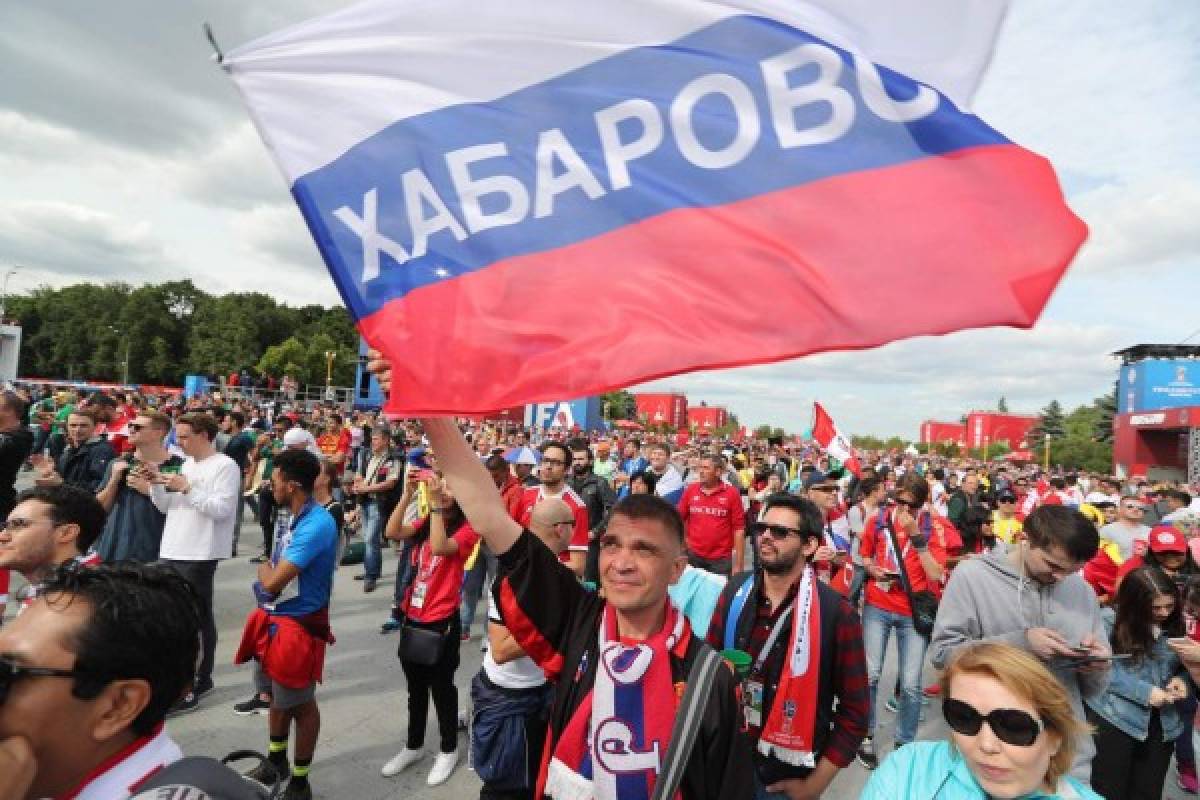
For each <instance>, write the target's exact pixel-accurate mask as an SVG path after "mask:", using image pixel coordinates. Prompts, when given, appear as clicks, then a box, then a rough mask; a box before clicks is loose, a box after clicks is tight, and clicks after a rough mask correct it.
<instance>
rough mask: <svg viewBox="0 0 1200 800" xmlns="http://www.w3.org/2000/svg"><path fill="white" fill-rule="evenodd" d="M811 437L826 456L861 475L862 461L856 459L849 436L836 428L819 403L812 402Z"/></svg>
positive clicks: (856, 453) (856, 452) (831, 418)
mask: <svg viewBox="0 0 1200 800" xmlns="http://www.w3.org/2000/svg"><path fill="white" fill-rule="evenodd" d="M812 437H813V441H815V442H816V443H817V444H819V445H820V446H821V449H822V450H824V451H825V454H826V455H827V456H829V457H830V458H832V459H836V460H837V461H838V463H840V464H841V465H842V466H843V467H845V468H846V469H848V470H850V471H851V472H853V473H854V474H855V475H856V476H858V477H861V476H862V462H861V461H859V459H858V451H857V450H855V449H854V445H853V444H851V443H850V437H849V436H846V435H845V434H843V433H842V432H841V431H840V430H838V426H837V423H836V422H834V421H833V417H831V416H829V412H828V411H826V410H825V408H824V407H823V406H822V405H821V404H820V403H813V425H812Z"/></svg>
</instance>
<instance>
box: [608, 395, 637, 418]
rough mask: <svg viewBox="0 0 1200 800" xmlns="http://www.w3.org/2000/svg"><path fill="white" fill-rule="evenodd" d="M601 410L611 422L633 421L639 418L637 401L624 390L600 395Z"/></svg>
mask: <svg viewBox="0 0 1200 800" xmlns="http://www.w3.org/2000/svg"><path fill="white" fill-rule="evenodd" d="M600 408H601V410H603V411H604V412H605V413H606V414H607V415H608V416H607V419H610V420H618V419H633V418H635V417H636V416H637V400H636V399H635V398H634V396H633V395H632V394H630V393H629V392H627V391H625V390H624V389H618V390H617V391H615V392H605V393H604V394H602V395H600Z"/></svg>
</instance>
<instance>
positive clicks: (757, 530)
mask: <svg viewBox="0 0 1200 800" xmlns="http://www.w3.org/2000/svg"><path fill="white" fill-rule="evenodd" d="M750 533H752V534H754V535H755V536H762V535H763V534H764V533H769V534H771V538H772V539H786V538H787V537H788V536H801V537H802V536H804V531H802V530H800V529H799V528H789V527H788V526H786V525H768V524H767V523H765V522H754V523H751V525H750Z"/></svg>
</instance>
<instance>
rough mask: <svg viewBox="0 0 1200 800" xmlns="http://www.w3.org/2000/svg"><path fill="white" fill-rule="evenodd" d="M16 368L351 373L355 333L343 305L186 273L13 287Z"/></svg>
mask: <svg viewBox="0 0 1200 800" xmlns="http://www.w3.org/2000/svg"><path fill="white" fill-rule="evenodd" d="M6 316H7V317H8V318H10V319H15V320H17V321H19V322H20V324H21V326H22V328H23V331H22V340H21V363H20V374H21V376H23V377H25V376H30V377H40V378H54V379H69V380H94V381H122V380H124V381H126V382H128V383H135V384H136V383H151V384H163V385H169V386H179V385H182V383H183V378H184V376H185V375H189V374H204V375H209V376H221V375H228V374H229V373H230V372H233V371H237V370H242V369H248V370H249V371H250V372H251V374H253V375H258V374H263V373H267V374H271V375H273V376H274V377H276V378H280V377H282V376H283V375H284V374H288V375H291V376H293V377H295V378H296V379H297V380H299V381H300V382H301V383H314V384H324V383H325V369H326V358H325V354H326V353H327V352H333V353H335V354H336V355H335V359H334V368H333V383H334V385H337V386H349V385H351V384H352V383H353V381H354V370H355V365H356V363H357V357H358V333H357V331H355V329H354V324H353V323H352V322H351V321H350V316H349V314H347V313H346V310H345V309H344V308H340V307H339V308H324V307H322V306H318V305H308V306H300V307H294V306H289V305H286V304H284V303H280V302H278V301H276V300H275V298H273V297H271V296H269V295H266V294H262V293H260V292H237V293H232V294H224V295H214V294H210V293H208V292H205V291H203V290H201V289H198V288H196V286H195V285H194V284H193V283H192V282H191V281H186V280H185V281H169V282H167V283H158V284H147V285H144V286H138V287H134V286H130V285H129V284H126V283H105V284H97V283H78V284H74V285H71V286H64V287H62V288H59V289H53V288H50V287H48V286H43V287H40V288H37V289H34V290H33V291H31V292H29V293H27V294H22V295H12V296H9V297H8V299H7V303H6Z"/></svg>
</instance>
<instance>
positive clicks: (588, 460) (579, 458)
mask: <svg viewBox="0 0 1200 800" xmlns="http://www.w3.org/2000/svg"><path fill="white" fill-rule="evenodd" d="M567 446H568V447H570V448H571V476H570V477H569V478H567V485H568V486H570V487H571V489H572V490H574V492H575V494H577V495H579V499H580V500H582V501H583V505H584V507H585V508H587V515H588V532H589V533H588V549H587V561H586V564H585V566H584V577H585V578H586V579H587V580H589V581H592V582H593V583H595V582H596V581H597V579H598V577H599V569H600V566H599V565H600V533H601V524H602V523H603V522H604V518H605V517H607V516H608V510H609V509H610V508H612V506H613V503H615V502H616V501H617V498H616V496H615V495H614V494H613V490H612V488H611V487H610V486H609V485H608V481H606V480H604V479H602V478H600V477H599V476H598V475H597V474H596V473H595V472H594V471H593V466H594V465H593V461H592V449H591V447H590V446H589V445H588V441H587V439H572V440H571V441H570V442H568V443H567Z"/></svg>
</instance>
